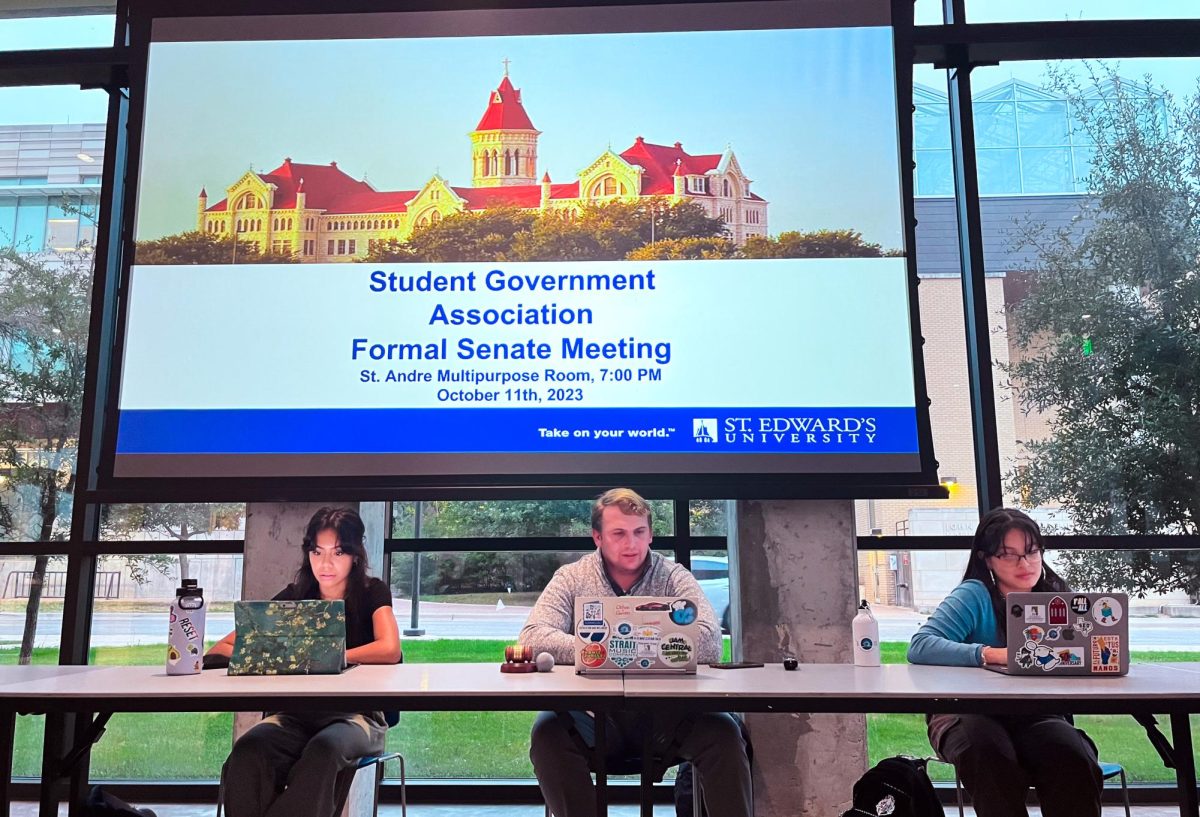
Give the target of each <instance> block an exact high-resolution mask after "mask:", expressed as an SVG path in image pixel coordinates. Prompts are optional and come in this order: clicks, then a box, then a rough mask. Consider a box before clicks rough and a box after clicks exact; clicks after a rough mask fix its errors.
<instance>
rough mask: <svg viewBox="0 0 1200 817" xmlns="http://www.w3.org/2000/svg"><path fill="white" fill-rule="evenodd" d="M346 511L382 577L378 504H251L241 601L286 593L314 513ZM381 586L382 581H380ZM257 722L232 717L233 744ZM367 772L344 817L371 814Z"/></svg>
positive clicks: (382, 526)
mask: <svg viewBox="0 0 1200 817" xmlns="http://www.w3.org/2000/svg"><path fill="white" fill-rule="evenodd" d="M326 506H335V507H350V508H355V509H356V510H358V512H359V514H360V515H361V516H362V519H363V524H364V525H365V526H366V541H365V542H364V545H365V546H366V550H367V562H368V564H369V565H370V567H371V569H370V573H371V575H372V576H380V577H381V578H385V577H384V576H383V573H382V570H383V565H384V561H383V540H384V538H385V537H386V536H387V530H388V527H387V524H388V520H387V519H385V517H384V514H385V510H386V508H387V505H386V504H385V503H383V502H363V503H356V502H251V503H248V504H247V505H246V540H245V541H246V547H245V552H244V555H243V557H242V599H243V600H246V601H250V600H260V599H269V598H271V597H272V596H274V595H275V594H276V593H278V592H279V591H280V590H282V589H283V588H284V587H286V586H287V585H288V584H289V583H290V582H291V581H292V580H293V579H294V578H295V577H296V571H297V570H298V569H299V568H300V563H301V560H302V559H303V553H302V551H301V550H300V545H301V543H302V542H303V540H304V531H305V528H307V527H308V520H309V519H311V518H312V515H313V514H314V513H316V512H317V510H318V509H319V508H323V507H326ZM385 580H386V578H385ZM261 719H262V713H261V712H238V713H236V714H235V715H234V724H233V736H234V740H237V738H238V737H240V736H241V735H242V734H243V733H244V732H245V731H246V730H247V729H249V728H250V727H252V726H254V724H256V723H258V721H259V720H261ZM373 785H374V778H373V776H372V773H371V772H370V771H364V772H363V773H362V774H357V775H355V777H354V785H353V786H352V787H351V789H350V796H349V797H348V798H347V800H346V809H345V810H344V811H343V812H342V814H343V815H344V817H349V815H369V814H370V813H371V811H370V808H371V798H372V794H373V792H372V788H371V787H372V786H373Z"/></svg>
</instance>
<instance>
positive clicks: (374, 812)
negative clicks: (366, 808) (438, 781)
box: [217, 752, 408, 817]
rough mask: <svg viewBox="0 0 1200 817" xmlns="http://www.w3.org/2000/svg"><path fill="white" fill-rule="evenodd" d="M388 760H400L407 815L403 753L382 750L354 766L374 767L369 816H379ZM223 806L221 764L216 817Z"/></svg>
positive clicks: (405, 814) (403, 810) (403, 816)
mask: <svg viewBox="0 0 1200 817" xmlns="http://www.w3.org/2000/svg"><path fill="white" fill-rule="evenodd" d="M389 760H398V761H400V814H401V817H408V790H407V781H406V779H405V776H404V755H402V754H400V753H399V752H384V753H383V754H381V755H366V756H364V757H361V758H359V760H358V765H357V766H355V767H354V770H355V772H357V771H358V770H359V769H365V768H367V767H368V766H374V767H375V794H374V796H373V798H372V802H371V817H379V789H380V786H382V784H383V770H384V764H385V763H387V762H388V761H389ZM224 808H225V766H224V764H222V765H221V785H220V787H219V788H218V789H217V817H221V813H222V812H223V811H224Z"/></svg>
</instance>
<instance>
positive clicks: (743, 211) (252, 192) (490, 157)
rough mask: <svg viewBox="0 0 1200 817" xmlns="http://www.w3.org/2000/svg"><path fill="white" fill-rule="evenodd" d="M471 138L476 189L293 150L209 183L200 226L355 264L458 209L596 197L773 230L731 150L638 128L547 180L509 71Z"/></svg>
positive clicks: (582, 202)
mask: <svg viewBox="0 0 1200 817" xmlns="http://www.w3.org/2000/svg"><path fill="white" fill-rule="evenodd" d="M469 135H470V140H471V185H470V186H469V187H466V186H456V185H451V184H450V183H449V182H448V181H447V180H445V179H444V178H442V177H441V176H440V175H437V174H435V175H433V176H431V177H430V178H429V179H428V180H427V181H426V182H425V183H424V185H423V186H421V187H420V188H416V189H412V190H386V191H385V190H376V189H375V188H374V187H372V186H371V184H370V183H368V182H367V181H366V180H362V179H356V178H354V177H353V176H351V175H350V174H348V173H346V172H345V171H343V170H341V169H340V168H339V167H338V165H337V162H330V163H329V164H307V163H301V162H293V161H292V160H291V158H290V157H289V158H286V159H284V160H283V163H282V164H281V165H279V167H276V168H275V169H274V170H271V171H268V172H266V173H258V172H255V171H248V172H247V173H245V174H244V175H243V176H242V177H241V178H240V179H238V180H237V181H236V182H234V183H233V184H232V185H230V186H228V187H227V188H226V189H225V194H226V195H225V197H224V198H222V199H221V200H220V201H218V202H216V203H215V204H212V205H209V203H208V195H207V192H206V190H204V189H202V190H201V191H200V196H199V200H198V207H197V228H198V229H199V230H201V231H204V232H209V233H216V234H228V233H231V232H236V233H237V234H238V235H239V236H240V237H241V238H242V239H243V240H246V241H251V242H254V243H255V244H257V245H258V247H259V248H260V249H261V250H272V251H274V252H279V253H285V254H290V255H295V256H296V257H297V258H298V260H301V261H313V262H328V261H354V260H357V259H360V258H362V257H363V256H365V255H366V254H367V252H368V251H369V248H370V245H371V243H372V242H373V241H379V240H383V241H387V240H397V241H403V240H405V239H406V238H408V236H409V235H411V233H412V231H413V230H414V229H416V228H417V227H421V226H424V225H428V224H431V223H434V222H437V221H440V220H441V219H442V218H444V217H445V216H447V215H451V214H452V213H456V212H463V211H481V210H488V209H491V208H494V207H501V206H503V207H519V208H522V209H527V210H537V211H539V212H545V211H558V212H560V213H561V214H562V215H563V217H565V218H573V217H575V216H576V215H577V214H578V213H579V212H580V211H581V209H582V208H584V207H586V206H588V205H591V204H599V203H604V202H606V201H613V200H625V201H629V200H634V199H637V198H642V197H649V196H661V197H664V198H667V199H669V200H671V201H683V200H691V201H695V202H697V203H700V204H701V205H702V206H704V207H705V209H706V210H707V211H708V214H709V215H710V216H712V217H714V218H718V217H719V218H721V219H722V220H723V221H724V222H725V223H726V225H727V226H728V228H729V233H730V237H731V238H732V239H733V240H734V241H736V242H738V243H741V242H743V241H745V239H746V238H747V237H749V236H751V235H766V233H767V202H766V201H765V200H764V199H762V198H761V197H760V196H758V195H757V194H755V193H753V192H751V190H750V181H751V180H750V179H749V178H747V177H746V175H745V174H744V173H743V172H742V170H741V167H740V166H739V164H738V161H737V158H736V157H735V156H734V154H733V151H732V150H731V149H728V148H727V149H726V150H725V151H724V152H723V153H702V154H690V153H687V152H686V151H684V149H683V145H682V144H681V143H679V142H675V143H674V144H673V145H671V146H668V145H659V144H655V143H652V142H647V141H646V140H645V139H643V138H642V137H641V136H638V137H637V138H636V139H635V140H634V143H633V144H632V145H631V146H630V147H628V148H626V149H625V150H623V151H621V152H620V153H614V152H613V151H612V150H606V151H605V152H604V153H602V154H600V155H599V156H598V157H597V158H595V159H594V160H593V161H592V163H591V164H589V165H588V166H587V167H585V168H584V169H583V170H581V171H579V172H578V173H577V174H576V178H575V180H574V181H571V182H566V183H558V184H555V183H553V182H552V181H551V179H550V174H549V172H545V173H543V174H542V176H541V180H540V181H539V180H538V175H537V146H538V137H540V136H541V131H539V130H537V128H535V127H534V125H533V120H532V119H531V118H530V116H529V113H528V112H527V111H526V109H525V105H524V102H523V101H522V99H521V91H520V90H519V89H518V88H516V87H514V86H513V84H512V81H511V80H510V79H509V77H508V74H507V71H506V72H505V75H504V77H503V79H501V81H500V84H499V85H498V86H497V87H496V89H495V90H494V91H492V92H491V94H490V95H489V97H488V103H487V107H486V108H485V109H484V112H483V115H482V116H481V117H480V119H479V123H478V124H477V125H476V126H475V130H473V131H471V132H470V134H469Z"/></svg>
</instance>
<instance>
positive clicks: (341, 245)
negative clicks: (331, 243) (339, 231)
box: [337, 238, 346, 255]
mask: <svg viewBox="0 0 1200 817" xmlns="http://www.w3.org/2000/svg"><path fill="white" fill-rule="evenodd" d="M337 254H338V255H345V254H346V239H344V238H339V239H338V243H337Z"/></svg>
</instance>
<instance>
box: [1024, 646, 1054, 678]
mask: <svg viewBox="0 0 1200 817" xmlns="http://www.w3.org/2000/svg"><path fill="white" fill-rule="evenodd" d="M1022 653H1025V654H1024V655H1022ZM1017 666H1019V667H1024V668H1026V669H1028V668H1030V667H1037V668H1038V669H1040V670H1041V671H1042V672H1049V671H1050V670H1052V669H1054V668H1055V667H1057V666H1058V655H1057V653H1056V652H1055V650H1054V648H1053V647H1050V646H1048V645H1046V644H1035V643H1033V642H1032V641H1026V642H1025V646H1024V647H1021V648H1020V649H1018V650H1017Z"/></svg>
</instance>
